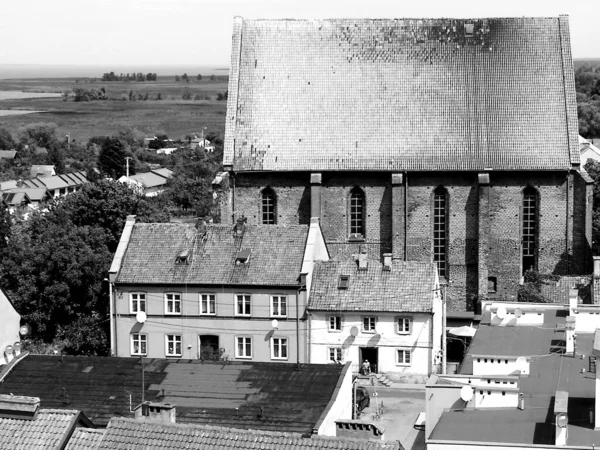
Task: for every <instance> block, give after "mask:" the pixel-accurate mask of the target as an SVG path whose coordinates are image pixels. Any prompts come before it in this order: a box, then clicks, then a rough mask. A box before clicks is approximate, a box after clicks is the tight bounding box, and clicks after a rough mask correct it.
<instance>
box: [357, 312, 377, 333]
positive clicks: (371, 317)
mask: <svg viewBox="0 0 600 450" xmlns="http://www.w3.org/2000/svg"><path fill="white" fill-rule="evenodd" d="M361 319H362V332H363V333H377V316H362V318H361ZM365 320H369V329H366V328H365ZM371 321H373V324H372V325H373V329H371V327H370V326H371Z"/></svg>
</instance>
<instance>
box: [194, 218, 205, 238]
mask: <svg viewBox="0 0 600 450" xmlns="http://www.w3.org/2000/svg"><path fill="white" fill-rule="evenodd" d="M196 231H197V232H198V236H201V237H202V236H204V235H205V234H206V220H204V219H203V218H202V217H198V219H197V220H196Z"/></svg>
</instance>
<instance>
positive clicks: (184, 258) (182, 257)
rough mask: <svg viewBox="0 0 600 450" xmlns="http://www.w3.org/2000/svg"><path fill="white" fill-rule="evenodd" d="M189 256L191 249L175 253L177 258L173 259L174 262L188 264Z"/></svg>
mask: <svg viewBox="0 0 600 450" xmlns="http://www.w3.org/2000/svg"><path fill="white" fill-rule="evenodd" d="M191 256H192V251H191V250H183V251H182V252H180V253H179V254H178V255H177V258H176V259H175V264H189V262H190V259H191Z"/></svg>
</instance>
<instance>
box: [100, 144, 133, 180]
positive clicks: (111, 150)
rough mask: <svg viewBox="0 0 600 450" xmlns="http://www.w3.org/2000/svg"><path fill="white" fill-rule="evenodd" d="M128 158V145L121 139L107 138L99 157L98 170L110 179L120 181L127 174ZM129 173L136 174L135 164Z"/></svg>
mask: <svg viewBox="0 0 600 450" xmlns="http://www.w3.org/2000/svg"><path fill="white" fill-rule="evenodd" d="M128 156H129V152H128V149H127V144H125V143H124V142H123V141H122V140H121V139H119V138H114V137H107V138H105V139H104V142H102V147H101V149H100V154H99V155H98V169H99V170H100V172H102V173H103V174H104V175H106V176H108V177H112V178H114V179H119V178H121V177H122V176H123V175H125V174H126V171H127V159H126V158H127V157H128ZM129 173H130V174H135V167H134V165H133V164H130V165H129Z"/></svg>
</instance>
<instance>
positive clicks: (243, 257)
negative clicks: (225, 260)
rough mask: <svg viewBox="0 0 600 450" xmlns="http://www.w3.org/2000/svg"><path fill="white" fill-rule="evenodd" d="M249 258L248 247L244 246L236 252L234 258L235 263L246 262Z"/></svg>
mask: <svg viewBox="0 0 600 450" xmlns="http://www.w3.org/2000/svg"><path fill="white" fill-rule="evenodd" d="M249 259H250V249H249V248H245V249H243V250H240V251H239V252H238V254H237V256H236V258H235V263H236V264H247V263H248V260H249Z"/></svg>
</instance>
